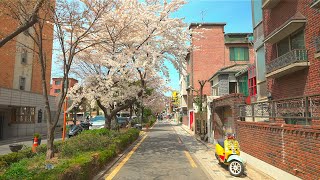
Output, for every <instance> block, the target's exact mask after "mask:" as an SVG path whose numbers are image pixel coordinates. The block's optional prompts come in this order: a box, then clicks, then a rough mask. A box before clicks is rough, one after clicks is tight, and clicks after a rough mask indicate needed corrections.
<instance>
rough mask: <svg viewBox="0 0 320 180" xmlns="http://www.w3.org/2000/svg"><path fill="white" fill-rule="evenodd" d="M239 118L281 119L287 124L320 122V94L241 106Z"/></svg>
mask: <svg viewBox="0 0 320 180" xmlns="http://www.w3.org/2000/svg"><path fill="white" fill-rule="evenodd" d="M239 117H243V118H245V117H249V118H253V121H254V119H255V118H260V119H264V120H267V121H268V119H269V120H270V119H277V118H281V119H284V120H285V121H286V123H287V124H310V121H311V120H320V94H317V95H312V96H302V97H294V98H286V99H279V100H271V101H268V102H258V103H252V104H250V105H245V104H243V105H239Z"/></svg>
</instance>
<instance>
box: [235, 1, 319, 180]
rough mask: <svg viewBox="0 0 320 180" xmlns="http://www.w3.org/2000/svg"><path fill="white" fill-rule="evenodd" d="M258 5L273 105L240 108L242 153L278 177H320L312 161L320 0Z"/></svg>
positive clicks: (316, 150)
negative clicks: (249, 119)
mask: <svg viewBox="0 0 320 180" xmlns="http://www.w3.org/2000/svg"><path fill="white" fill-rule="evenodd" d="M255 3H257V4H259V3H260V4H261V6H262V14H263V16H262V19H263V20H262V25H263V32H264V41H263V42H264V48H265V64H266V72H265V77H266V82H267V91H268V101H264V102H256V103H252V104H250V105H245V106H240V117H245V118H244V119H243V118H240V119H241V120H245V121H240V119H239V121H238V122H237V135H238V139H239V142H240V145H241V148H242V151H244V152H245V153H246V154H248V157H254V158H251V159H253V160H254V161H255V162H261V163H262V164H264V167H267V168H264V171H265V172H266V173H268V174H269V175H271V176H273V177H274V178H276V179H298V178H301V179H310V180H311V179H318V178H319V174H320V164H318V163H312V162H313V161H312V160H311V159H313V158H317V157H320V149H319V148H315V147H316V144H319V142H320V126H319V125H320V110H319V109H320V104H319V102H320V84H319V82H320V69H319V67H320V61H319V47H320V46H319V44H320V43H319V36H320V23H319V19H320V9H319V8H320V1H319V0H290V1H289V0H262V2H260V1H259V2H258V0H254V2H253V4H255ZM253 9H255V7H254V6H253ZM259 73H261V72H258V73H257V74H259ZM248 117H249V118H252V120H251V121H253V122H250V121H247V118H248ZM257 119H264V121H263V122H261V121H260V122H257V121H256V120H257ZM309 149H310V150H309ZM302 154H303V155H302ZM310 157H311V158H310ZM255 159H258V160H255ZM311 164H312V166H311Z"/></svg>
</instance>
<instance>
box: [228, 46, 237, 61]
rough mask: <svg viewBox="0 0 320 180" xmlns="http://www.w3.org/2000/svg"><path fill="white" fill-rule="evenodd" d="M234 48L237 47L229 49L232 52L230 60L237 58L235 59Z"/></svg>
mask: <svg viewBox="0 0 320 180" xmlns="http://www.w3.org/2000/svg"><path fill="white" fill-rule="evenodd" d="M234 49H235V48H230V49H229V51H230V52H229V53H230V61H234V60H236V59H235V52H234Z"/></svg>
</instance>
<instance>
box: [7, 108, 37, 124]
mask: <svg viewBox="0 0 320 180" xmlns="http://www.w3.org/2000/svg"><path fill="white" fill-rule="evenodd" d="M35 109H36V108H35V107H15V108H13V111H12V112H13V115H14V116H12V117H13V118H12V122H14V123H34V121H35Z"/></svg>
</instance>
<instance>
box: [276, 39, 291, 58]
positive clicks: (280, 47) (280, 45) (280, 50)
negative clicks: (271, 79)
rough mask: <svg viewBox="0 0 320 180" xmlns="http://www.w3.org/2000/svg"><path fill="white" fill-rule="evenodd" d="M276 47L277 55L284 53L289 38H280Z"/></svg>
mask: <svg viewBox="0 0 320 180" xmlns="http://www.w3.org/2000/svg"><path fill="white" fill-rule="evenodd" d="M277 48H278V57H279V56H282V55H284V54H286V53H287V52H289V49H290V48H289V38H285V39H283V40H281V41H280V42H279V43H277Z"/></svg>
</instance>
